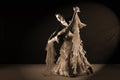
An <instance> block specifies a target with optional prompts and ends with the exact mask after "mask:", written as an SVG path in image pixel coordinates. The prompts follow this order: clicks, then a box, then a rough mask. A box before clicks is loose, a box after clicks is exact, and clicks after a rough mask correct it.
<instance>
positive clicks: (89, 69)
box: [87, 67, 93, 75]
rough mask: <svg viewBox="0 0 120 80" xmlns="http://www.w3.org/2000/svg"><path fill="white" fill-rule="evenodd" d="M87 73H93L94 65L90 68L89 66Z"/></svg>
mask: <svg viewBox="0 0 120 80" xmlns="http://www.w3.org/2000/svg"><path fill="white" fill-rule="evenodd" d="M87 74H88V75H89V74H93V69H92V67H89V68H88V70H87Z"/></svg>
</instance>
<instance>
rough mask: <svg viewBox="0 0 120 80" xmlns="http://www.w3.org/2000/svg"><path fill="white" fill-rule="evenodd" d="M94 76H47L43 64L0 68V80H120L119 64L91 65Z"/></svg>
mask: <svg viewBox="0 0 120 80" xmlns="http://www.w3.org/2000/svg"><path fill="white" fill-rule="evenodd" d="M93 68H94V74H92V75H89V76H78V77H74V78H70V77H63V76H55V75H49V74H48V71H47V70H46V66H45V65H44V64H26V65H23V64H19V65H11V66H9V67H7V66H6V67H1V68H0V80H120V76H119V74H120V69H119V68H120V64H112V65H105V64H93Z"/></svg>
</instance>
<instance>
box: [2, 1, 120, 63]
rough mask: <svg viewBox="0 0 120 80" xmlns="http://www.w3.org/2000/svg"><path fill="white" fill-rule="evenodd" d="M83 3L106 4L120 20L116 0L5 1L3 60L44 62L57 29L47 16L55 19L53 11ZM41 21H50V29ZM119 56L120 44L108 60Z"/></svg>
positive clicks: (119, 61)
mask: <svg viewBox="0 0 120 80" xmlns="http://www.w3.org/2000/svg"><path fill="white" fill-rule="evenodd" d="M82 2H95V3H100V4H104V5H106V6H107V7H109V8H110V9H112V10H113V11H114V13H115V14H116V15H117V17H118V18H119V19H120V8H119V7H120V6H119V2H118V1H117V0H96V1H92V0H88V1H87V0H63V1H62V0H49V1H48V0H43V1H42V0H40V1H39V2H38V3H35V4H34V3H33V2H31V3H28V2H27V3H25V4H24V2H21V3H20V4H19V2H17V3H15V4H14V3H12V4H11V3H10V4H5V5H4V6H7V7H3V6H2V7H1V8H0V10H1V11H0V26H1V27H0V28H1V29H0V30H1V31H0V32H1V35H0V37H1V38H0V46H1V50H0V63H6V64H14V63H18V64H19V63H22V64H29V63H32V64H34V63H38V64H39V63H45V62H44V61H45V55H46V53H45V45H46V41H47V38H48V37H49V36H50V34H51V33H52V32H53V31H54V30H55V29H56V27H54V28H52V29H51V28H50V27H51V25H52V23H50V22H49V21H47V20H46V19H47V18H48V17H50V16H51V17H50V18H55V17H54V14H55V13H56V12H59V10H60V9H62V7H63V6H67V5H73V6H74V5H76V4H78V3H82ZM71 8H72V7H71ZM62 10H63V9H62ZM48 22H49V23H48ZM41 24H47V25H48V27H49V28H48V29H45V28H43V27H42V26H40V25H41ZM49 29H51V30H49ZM45 34H47V35H45ZM28 39H29V40H28ZM93 46H94V45H93ZM119 56H120V55H119V45H118V47H117V48H116V49H115V52H114V55H113V56H112V58H111V59H110V61H109V62H108V63H120V58H119ZM98 63H102V62H98ZM103 63H104V62H103Z"/></svg>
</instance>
